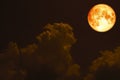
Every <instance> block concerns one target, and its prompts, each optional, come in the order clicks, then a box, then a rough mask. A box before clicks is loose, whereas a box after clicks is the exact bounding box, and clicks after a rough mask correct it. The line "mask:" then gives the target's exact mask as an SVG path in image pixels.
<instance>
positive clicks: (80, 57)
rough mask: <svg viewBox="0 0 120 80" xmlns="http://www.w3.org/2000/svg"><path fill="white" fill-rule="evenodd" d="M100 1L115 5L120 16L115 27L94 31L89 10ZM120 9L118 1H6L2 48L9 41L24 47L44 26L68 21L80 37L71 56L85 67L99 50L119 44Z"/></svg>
mask: <svg viewBox="0 0 120 80" xmlns="http://www.w3.org/2000/svg"><path fill="white" fill-rule="evenodd" d="M98 3H105V4H108V5H110V6H111V7H113V9H114V10H115V12H116V16H117V21H116V24H115V25H114V27H113V28H112V29H111V30H110V31H108V32H105V33H99V32H96V31H94V30H92V29H91V28H90V27H89V24H88V22H87V14H88V12H89V9H90V8H91V7H92V6H94V5H95V4H98ZM119 8H120V1H119V0H4V1H3V11H1V12H2V13H3V15H2V17H3V19H2V20H3V22H2V26H1V27H0V50H1V51H2V50H3V49H5V47H6V46H7V44H8V43H9V42H10V41H15V42H17V43H18V45H19V46H21V47H24V46H25V45H28V44H30V43H32V42H34V41H35V36H36V35H38V34H39V33H40V32H41V31H42V30H43V26H44V25H46V24H48V23H54V22H65V23H68V24H70V25H71V26H72V27H73V29H74V34H75V37H76V38H77V42H76V44H75V45H74V46H73V48H72V55H73V57H74V59H75V60H76V62H77V63H78V64H80V65H83V66H86V65H88V64H89V62H90V61H91V60H93V59H94V58H96V57H97V56H98V55H99V53H98V52H99V51H101V50H106V49H108V50H110V49H113V48H116V47H117V46H120V27H119V25H120V21H119V19H120V16H119V14H120V9H119Z"/></svg>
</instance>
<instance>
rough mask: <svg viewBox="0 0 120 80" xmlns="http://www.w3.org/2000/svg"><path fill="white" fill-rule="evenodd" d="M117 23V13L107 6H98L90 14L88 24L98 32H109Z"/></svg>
mask: <svg viewBox="0 0 120 80" xmlns="http://www.w3.org/2000/svg"><path fill="white" fill-rule="evenodd" d="M115 22H116V14H115V11H114V10H113V9H112V7H110V6H108V5H106V4H97V5H95V6H93V7H92V8H91V9H90V11H89V13H88V23H89V25H90V26H91V28H92V29H93V30H95V31H97V32H106V31H109V30H110V29H111V28H112V27H113V26H114V24H115Z"/></svg>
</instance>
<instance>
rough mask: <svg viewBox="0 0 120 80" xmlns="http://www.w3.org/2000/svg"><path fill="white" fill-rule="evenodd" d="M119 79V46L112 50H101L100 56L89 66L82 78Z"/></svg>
mask: <svg viewBox="0 0 120 80" xmlns="http://www.w3.org/2000/svg"><path fill="white" fill-rule="evenodd" d="M119 79H120V47H117V48H116V49H114V51H109V50H106V51H101V56H100V57H98V58H97V59H95V60H94V61H93V62H92V65H91V66H90V69H89V73H88V74H87V76H86V77H85V78H84V80H119Z"/></svg>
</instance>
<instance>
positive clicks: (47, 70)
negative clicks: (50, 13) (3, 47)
mask: <svg viewBox="0 0 120 80" xmlns="http://www.w3.org/2000/svg"><path fill="white" fill-rule="evenodd" d="M36 39H37V41H38V42H37V43H33V44H30V45H28V46H27V47H25V48H19V47H18V46H17V44H16V43H11V44H10V46H9V48H8V50H7V51H6V52H5V53H4V54H3V55H4V58H3V57H1V55H0V59H1V60H3V59H4V60H5V61H2V62H4V63H0V64H2V66H3V68H4V69H3V68H0V69H2V70H3V71H1V73H0V75H3V76H6V75H7V74H8V75H7V76H8V77H9V76H10V77H11V78H9V79H8V77H6V78H7V79H6V78H5V77H4V78H2V80H16V79H14V78H15V77H17V78H18V76H19V80H41V79H42V80H78V79H79V77H80V66H79V65H78V64H75V63H74V62H73V60H72V56H71V54H70V49H71V46H72V45H73V44H74V43H75V42H76V39H75V37H74V34H73V30H72V27H71V26H70V25H68V24H64V23H54V24H48V25H46V26H45V27H44V31H43V32H42V33H40V34H39V35H38V36H36ZM9 65H11V66H9ZM5 66H6V67H5ZM6 70H7V71H6ZM5 71H6V72H5ZM3 72H5V74H2V73H3ZM20 78H21V79H20Z"/></svg>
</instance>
